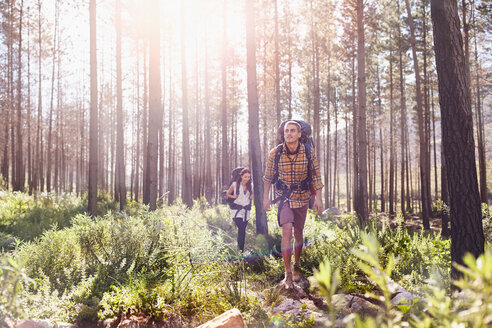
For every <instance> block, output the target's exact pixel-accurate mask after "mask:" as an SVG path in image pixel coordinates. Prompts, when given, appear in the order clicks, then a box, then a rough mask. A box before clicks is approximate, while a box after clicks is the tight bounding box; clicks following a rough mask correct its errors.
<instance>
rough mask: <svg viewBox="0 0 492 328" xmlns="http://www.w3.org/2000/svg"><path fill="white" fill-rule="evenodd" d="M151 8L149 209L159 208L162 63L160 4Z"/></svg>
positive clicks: (148, 149) (153, 2)
mask: <svg viewBox="0 0 492 328" xmlns="http://www.w3.org/2000/svg"><path fill="white" fill-rule="evenodd" d="M149 8H150V13H149V17H150V21H151V27H150V45H149V47H150V48H149V124H148V126H149V135H148V141H147V179H146V182H147V187H148V192H149V202H148V204H149V209H150V210H151V211H155V210H156V208H157V203H156V201H157V178H158V176H157V174H158V172H157V156H158V133H159V129H160V127H161V118H162V114H161V110H162V103H161V62H160V46H161V42H160V25H159V24H160V19H159V17H160V15H159V8H160V5H159V2H158V1H157V0H153V1H152V6H151V7H149Z"/></svg>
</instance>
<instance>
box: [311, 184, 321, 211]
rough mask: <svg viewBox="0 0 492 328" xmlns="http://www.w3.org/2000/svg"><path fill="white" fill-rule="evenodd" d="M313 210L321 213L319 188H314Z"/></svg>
mask: <svg viewBox="0 0 492 328" xmlns="http://www.w3.org/2000/svg"><path fill="white" fill-rule="evenodd" d="M313 210H315V211H316V213H317V214H321V212H322V211H323V202H322V201H321V189H318V190H316V196H315V197H314V204H313Z"/></svg>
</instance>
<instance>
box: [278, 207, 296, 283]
mask: <svg viewBox="0 0 492 328" xmlns="http://www.w3.org/2000/svg"><path fill="white" fill-rule="evenodd" d="M280 225H281V227H282V243H281V248H282V258H283V260H284V268H285V284H286V285H287V287H289V288H292V287H293V286H294V284H293V282H292V268H291V264H292V227H293V225H294V213H293V211H292V209H291V208H290V207H289V204H288V202H285V204H284V205H283V207H282V210H281V211H280Z"/></svg>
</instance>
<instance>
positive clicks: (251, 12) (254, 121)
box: [246, 0, 268, 236]
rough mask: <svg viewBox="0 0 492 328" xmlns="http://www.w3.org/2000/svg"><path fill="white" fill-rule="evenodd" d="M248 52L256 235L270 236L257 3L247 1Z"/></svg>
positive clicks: (250, 138) (250, 145)
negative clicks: (265, 199)
mask: <svg viewBox="0 0 492 328" xmlns="http://www.w3.org/2000/svg"><path fill="white" fill-rule="evenodd" d="M246 51H247V61H246V62H247V80H248V115H249V153H250V156H251V161H252V164H253V165H252V172H253V183H254V186H255V188H254V203H255V209H256V233H257V234H263V235H265V236H268V223H267V219H266V213H265V210H264V209H263V191H264V190H263V179H262V178H263V172H262V170H263V167H262V164H261V148H260V131H259V124H258V123H259V115H258V111H259V106H258V91H257V81H256V41H255V1H254V0H246Z"/></svg>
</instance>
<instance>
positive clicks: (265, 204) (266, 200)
mask: <svg viewBox="0 0 492 328" xmlns="http://www.w3.org/2000/svg"><path fill="white" fill-rule="evenodd" d="M263 208H264V209H265V211H269V210H270V198H268V197H265V198H263Z"/></svg>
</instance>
